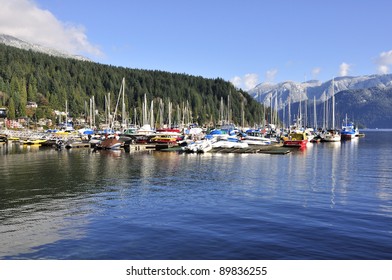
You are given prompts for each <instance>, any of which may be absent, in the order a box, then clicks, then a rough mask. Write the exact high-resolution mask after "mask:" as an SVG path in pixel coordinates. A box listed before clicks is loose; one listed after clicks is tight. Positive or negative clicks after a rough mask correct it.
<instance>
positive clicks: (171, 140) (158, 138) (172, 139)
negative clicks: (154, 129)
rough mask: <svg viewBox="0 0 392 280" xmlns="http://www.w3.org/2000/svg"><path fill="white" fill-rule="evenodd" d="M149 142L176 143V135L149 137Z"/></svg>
mask: <svg viewBox="0 0 392 280" xmlns="http://www.w3.org/2000/svg"><path fill="white" fill-rule="evenodd" d="M150 142H151V143H157V144H177V136H175V135H157V136H154V137H152V138H151V139H150Z"/></svg>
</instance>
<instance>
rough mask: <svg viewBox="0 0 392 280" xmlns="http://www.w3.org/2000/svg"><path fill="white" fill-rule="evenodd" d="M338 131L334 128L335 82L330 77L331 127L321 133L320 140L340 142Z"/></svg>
mask: <svg viewBox="0 0 392 280" xmlns="http://www.w3.org/2000/svg"><path fill="white" fill-rule="evenodd" d="M340 140H341V135H340V132H339V131H338V130H337V129H335V84H334V79H332V127H331V128H330V129H328V130H326V131H324V132H323V133H322V134H321V141H323V142H340Z"/></svg>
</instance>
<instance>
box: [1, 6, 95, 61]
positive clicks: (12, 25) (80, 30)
mask: <svg viewBox="0 0 392 280" xmlns="http://www.w3.org/2000/svg"><path fill="white" fill-rule="evenodd" d="M0 2H1V3H0V6H1V9H0V33H4V34H7V35H11V36H14V37H17V38H19V39H21V40H25V41H28V42H31V43H37V44H40V45H43V46H46V47H51V48H55V49H59V50H63V51H66V52H68V53H72V54H82V53H85V54H87V55H93V56H102V55H103V54H102V52H101V50H100V49H99V48H98V47H97V46H94V45H93V44H91V43H90V42H89V40H88V38H87V35H86V30H85V29H84V27H82V26H78V25H75V24H69V23H68V24H66V23H63V22H61V21H60V20H58V19H57V18H56V17H55V16H54V15H53V14H52V13H51V12H50V11H48V10H43V9H41V8H39V7H38V6H37V5H36V4H35V2H34V1H32V0H0Z"/></svg>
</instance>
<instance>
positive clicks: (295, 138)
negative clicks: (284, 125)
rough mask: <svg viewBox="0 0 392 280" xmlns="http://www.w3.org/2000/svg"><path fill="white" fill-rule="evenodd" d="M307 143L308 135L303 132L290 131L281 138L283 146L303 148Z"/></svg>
mask: <svg viewBox="0 0 392 280" xmlns="http://www.w3.org/2000/svg"><path fill="white" fill-rule="evenodd" d="M307 143H308V137H307V135H306V133H305V132H300V131H295V132H291V133H290V134H289V135H288V136H287V137H284V138H283V146H285V147H299V148H304V147H306V144H307Z"/></svg>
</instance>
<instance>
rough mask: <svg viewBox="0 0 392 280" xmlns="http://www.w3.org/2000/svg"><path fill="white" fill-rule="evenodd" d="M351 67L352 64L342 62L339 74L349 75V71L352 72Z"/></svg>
mask: <svg viewBox="0 0 392 280" xmlns="http://www.w3.org/2000/svg"><path fill="white" fill-rule="evenodd" d="M350 68H351V65H350V64H348V63H346V62H343V63H342V64H340V66H339V76H347V75H348V73H349V72H350Z"/></svg>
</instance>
